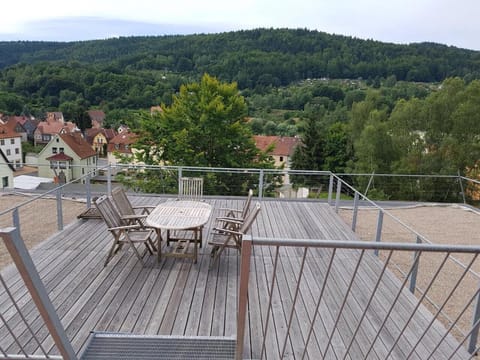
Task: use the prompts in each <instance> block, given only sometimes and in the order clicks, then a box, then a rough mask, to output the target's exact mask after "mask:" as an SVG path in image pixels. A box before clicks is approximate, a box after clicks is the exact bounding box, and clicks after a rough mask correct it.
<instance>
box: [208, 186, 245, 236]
mask: <svg viewBox="0 0 480 360" xmlns="http://www.w3.org/2000/svg"><path fill="white" fill-rule="evenodd" d="M252 197H253V190H252V189H250V190H248V196H247V200H245V202H244V203H243V208H242V210H238V209H230V208H220V211H223V212H224V215H222V216H218V217H217V218H216V219H215V221H216V225H215V226H216V227H225V226H226V225H228V220H231V219H232V218H234V219H237V220H239V221H240V222H243V221H244V220H245V219H246V217H247V215H248V213H249V212H250V204H251V203H252Z"/></svg>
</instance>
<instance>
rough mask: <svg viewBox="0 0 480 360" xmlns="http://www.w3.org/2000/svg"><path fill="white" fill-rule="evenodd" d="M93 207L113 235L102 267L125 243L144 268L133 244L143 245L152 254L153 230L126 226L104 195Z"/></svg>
mask: <svg viewBox="0 0 480 360" xmlns="http://www.w3.org/2000/svg"><path fill="white" fill-rule="evenodd" d="M95 206H96V207H97V209H98V212H99V213H100V215H102V218H103V220H104V221H105V223H106V224H107V227H108V231H110V232H111V233H112V235H113V243H112V246H111V248H110V251H109V252H108V255H107V259H106V260H105V264H104V266H107V264H108V262H109V261H110V260H111V258H112V257H113V255H115V254H116V253H117V252H118V251H119V250H120V249H121V248H122V246H123V244H125V243H127V244H128V245H129V246H130V247H131V248H132V250H133V252H134V254H135V255H136V256H137V258H138V259H139V260H140V262H141V263H142V265H143V266H145V263H144V262H143V259H142V256H141V255H140V253H139V252H138V249H137V247H136V246H135V244H137V243H141V244H144V245H145V247H146V249H147V251H148V252H149V253H150V254H153V252H154V251H156V250H157V249H156V247H155V243H154V239H155V231H154V230H153V229H144V228H142V227H141V226H140V225H138V224H135V225H127V224H126V223H125V222H124V221H123V220H122V218H121V216H120V214H119V213H118V211H117V209H116V208H115V206H113V204H112V202H111V201H110V199H109V198H108V197H107V196H106V195H103V196H101V197H99V198H98V199H97V200H95Z"/></svg>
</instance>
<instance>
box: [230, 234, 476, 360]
mask: <svg viewBox="0 0 480 360" xmlns="http://www.w3.org/2000/svg"><path fill="white" fill-rule="evenodd" d="M265 246H266V247H268V248H270V249H272V251H271V252H272V256H271V259H269V261H267V260H264V261H265V267H264V268H262V269H260V270H259V269H256V271H255V272H254V271H253V270H251V266H254V262H253V261H252V254H253V253H254V252H255V250H257V249H258V248H259V247H265ZM292 249H296V251H294V250H292ZM382 251H383V252H386V257H385V258H384V259H383V260H382V259H379V258H378V257H377V256H376V255H375V253H377V252H382ZM398 252H402V253H404V252H405V253H408V254H410V255H413V256H414V258H415V261H414V262H413V263H412V265H411V266H410V268H409V269H408V274H412V273H413V272H414V271H415V268H416V266H417V264H418V263H419V262H420V261H422V259H424V258H428V257H429V255H431V254H435V256H436V257H438V258H439V259H440V261H439V262H438V263H436V264H435V266H434V267H433V268H432V269H431V272H430V273H429V276H428V279H427V284H428V286H427V289H426V292H425V294H427V293H428V292H429V291H431V290H432V289H433V288H434V287H435V286H436V284H437V282H438V281H441V276H440V275H441V274H443V273H445V272H447V273H448V270H449V269H448V266H447V260H448V258H449V256H450V255H451V254H462V255H463V256H468V257H469V260H468V262H467V263H468V265H467V266H466V267H465V269H464V270H463V271H462V272H460V273H459V274H457V275H455V277H454V278H450V281H449V283H448V285H447V286H443V298H444V300H443V301H442V302H441V303H440V304H439V309H438V310H437V311H434V312H433V313H432V314H433V315H431V316H430V315H427V312H426V311H425V307H424V305H423V300H424V297H425V296H426V295H425V294H423V295H422V296H421V297H420V298H415V297H414V296H413V295H412V294H411V292H410V291H409V289H408V277H406V278H404V279H403V280H400V279H398V278H396V277H395V276H394V275H393V273H392V272H391V271H390V270H389V268H390V261H391V259H392V258H393V257H394V255H395V253H398ZM262 253H263V254H265V253H268V250H267V251H262ZM479 253H480V247H479V246H445V245H430V244H429V245H426V244H395V243H376V242H362V241H335V240H301V239H279V238H275V239H267V238H254V239H251V238H246V239H244V241H243V244H242V252H241V267H240V271H241V273H240V274H241V275H240V285H239V312H238V314H239V316H238V325H237V331H238V332H237V336H238V337H237V339H238V340H237V341H238V342H237V359H241V358H242V357H243V356H245V354H244V353H243V346H244V341H245V337H244V335H245V324H246V321H247V315H248V312H247V305H248V301H255V299H252V297H253V295H249V294H248V289H249V281H252V279H251V277H252V274H254V273H256V274H257V275H256V277H257V281H258V276H259V275H258V274H263V273H265V278H266V280H265V283H267V284H268V288H267V289H266V290H264V291H263V293H264V294H263V293H262V304H264V306H263V309H262V314H261V318H262V326H263V333H262V334H261V349H262V350H261V351H260V353H255V354H247V356H248V357H250V356H251V357H252V358H259V359H264V358H266V357H267V356H266V354H267V351H268V353H269V357H270V356H273V357H274V358H283V356H285V354H287V353H288V354H290V355H291V354H292V353H294V354H295V358H300V359H303V358H310V359H313V358H326V357H333V358H337V359H346V358H350V357H351V358H355V359H368V358H370V357H371V356H374V353H375V354H376V355H375V356H376V357H378V358H388V357H389V356H391V355H394V357H395V358H410V357H412V356H419V355H418V354H421V355H420V356H419V357H420V358H422V359H435V358H436V356H438V355H440V354H441V356H442V358H448V359H450V358H455V357H457V356H458V357H459V358H468V357H469V355H468V353H467V352H466V350H465V348H464V346H462V345H465V344H466V343H468V346H469V347H470V346H472V341H473V340H472V339H473V338H476V336H477V334H478V326H479V323H480V320H479V319H478V318H477V319H476V320H475V321H474V322H473V323H472V324H471V325H470V326H469V328H468V329H467V330H466V331H465V333H463V334H455V331H454V329H455V327H456V325H457V324H458V323H459V322H460V321H461V319H462V317H463V316H464V315H465V312H466V310H467V309H468V308H469V307H472V306H473V305H474V304H475V301H476V298H477V297H478V294H479V286H478V282H474V284H473V288H472V289H471V291H470V292H469V294H468V295H467V296H466V294H461V296H462V298H463V299H464V302H463V304H462V305H461V306H459V307H457V308H456V309H455V312H456V314H455V316H454V318H453V320H452V321H451V322H450V323H449V324H448V325H445V326H441V325H440V324H439V320H440V316H441V310H442V309H443V308H444V307H446V306H447V305H448V302H449V300H450V299H451V298H452V297H454V296H456V295H458V293H459V292H462V291H464V288H465V284H467V286H472V284H471V283H470V280H471V279H469V272H470V269H472V267H474V266H476V265H478V255H479ZM286 274H288V275H286ZM259 291H260V290H259ZM353 294H355V296H354V295H353ZM359 294H362V296H358V295H359ZM249 296H250V297H251V298H250V300H249ZM279 304H282V307H283V310H279V308H278V307H279ZM274 324H275V325H274ZM272 333H274V334H272ZM453 336H455V339H456V340H455V339H454V338H453ZM276 339H278V340H276ZM272 342H273V344H272ZM339 342H341V343H342V345H339ZM469 350H470V353H471V354H472V355H471V356H472V357H473V356H474V354H475V353H476V352H477V351H478V347H476V346H475V347H474V348H473V349H469ZM272 351H273V352H274V353H273V354H272Z"/></svg>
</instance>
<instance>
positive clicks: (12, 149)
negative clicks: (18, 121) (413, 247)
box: [0, 123, 23, 169]
mask: <svg viewBox="0 0 480 360" xmlns="http://www.w3.org/2000/svg"><path fill="white" fill-rule="evenodd" d="M12 124H13V123H11V124H10V125H9V124H8V123H7V124H0V149H1V150H2V152H3V154H4V155H5V157H6V158H7V161H8V163H10V164H12V166H13V167H14V168H15V169H18V168H21V167H23V156H22V135H21V134H19V133H17V132H16V131H15V130H14V129H15V128H16V127H15V126H12Z"/></svg>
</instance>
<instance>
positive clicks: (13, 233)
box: [0, 227, 77, 360]
mask: <svg viewBox="0 0 480 360" xmlns="http://www.w3.org/2000/svg"><path fill="white" fill-rule="evenodd" d="M0 236H1V237H2V238H3V242H4V244H5V247H6V248H7V250H8V252H9V253H10V256H11V257H12V260H13V262H14V263H15V265H16V267H17V269H18V272H19V274H20V276H21V277H22V279H23V282H24V283H25V286H26V287H27V289H28V291H29V293H30V295H31V297H32V300H33V302H34V303H35V305H36V306H37V308H38V311H39V313H40V315H41V316H42V318H43V321H44V322H45V325H46V326H47V328H48V331H49V333H50V335H51V336H52V338H53V341H54V342H55V345H56V346H57V348H58V351H59V352H60V354H61V355H62V357H63V358H64V359H72V360H75V359H77V355H76V354H75V351H74V350H73V347H72V345H71V343H70V341H69V340H68V338H67V335H66V333H65V329H64V328H63V325H62V323H61V322H60V319H59V317H58V315H57V313H56V311H55V308H54V307H53V305H52V302H51V301H50V298H49V297H48V293H47V290H46V289H45V286H44V285H43V282H42V280H41V279H40V276H39V275H38V272H37V270H36V268H35V265H34V264H33V261H32V258H31V257H30V254H29V253H28V250H27V248H26V246H25V243H24V242H23V240H22V239H21V237H20V233H19V232H18V229H15V228H13V227H10V228H5V229H0Z"/></svg>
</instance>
